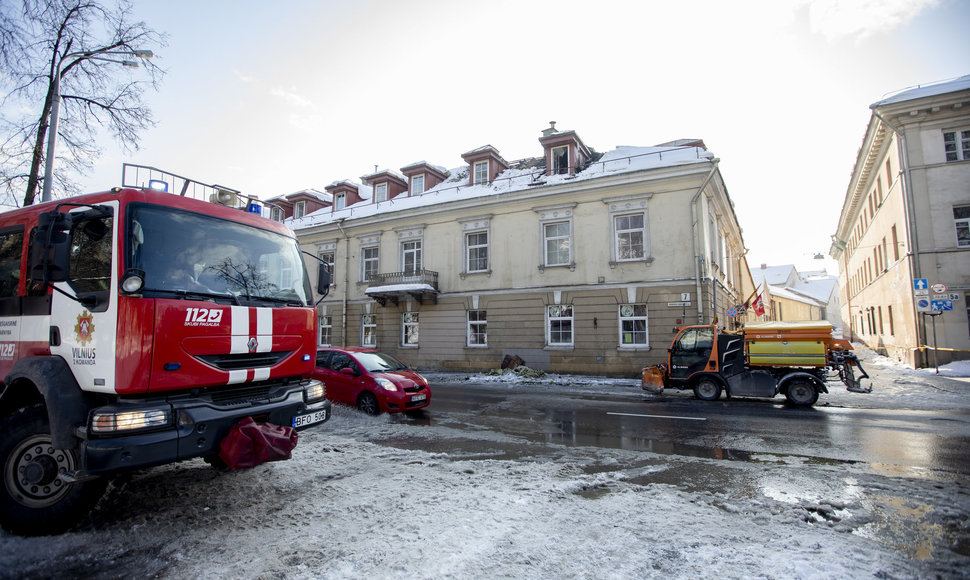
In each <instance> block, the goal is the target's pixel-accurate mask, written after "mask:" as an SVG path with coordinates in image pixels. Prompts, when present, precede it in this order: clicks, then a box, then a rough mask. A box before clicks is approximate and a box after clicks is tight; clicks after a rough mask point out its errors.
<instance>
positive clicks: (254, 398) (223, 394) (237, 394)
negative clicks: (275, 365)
mask: <svg viewBox="0 0 970 580" xmlns="http://www.w3.org/2000/svg"><path fill="white" fill-rule="evenodd" d="M271 390H272V387H271V386H270V385H257V386H252V387H246V388H241V389H240V388H236V389H227V390H224V391H211V392H210V393H209V396H210V397H212V402H213V403H217V404H220V405H223V406H232V405H250V404H253V403H261V402H265V401H268V400H270V399H272V397H271V395H270V391H271Z"/></svg>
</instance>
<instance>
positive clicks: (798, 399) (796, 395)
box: [785, 379, 818, 407]
mask: <svg viewBox="0 0 970 580" xmlns="http://www.w3.org/2000/svg"><path fill="white" fill-rule="evenodd" d="M785 398H787V399H788V402H789V403H791V404H792V405H798V406H799V407H810V406H812V405H814V404H815V401H817V400H818V389H816V388H815V385H813V384H812V383H811V382H810V381H807V380H804V379H797V380H794V381H792V382H790V383H788V388H787V389H785Z"/></svg>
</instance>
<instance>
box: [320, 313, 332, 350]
mask: <svg viewBox="0 0 970 580" xmlns="http://www.w3.org/2000/svg"><path fill="white" fill-rule="evenodd" d="M332 341H333V318H332V317H330V316H321V317H320V334H319V336H318V337H317V344H319V345H320V346H330V345H331V344H333V343H332Z"/></svg>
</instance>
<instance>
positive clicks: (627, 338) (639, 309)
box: [620, 304, 649, 347]
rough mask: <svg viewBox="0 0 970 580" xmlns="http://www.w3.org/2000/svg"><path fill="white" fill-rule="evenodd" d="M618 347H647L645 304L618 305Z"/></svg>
mask: <svg viewBox="0 0 970 580" xmlns="http://www.w3.org/2000/svg"><path fill="white" fill-rule="evenodd" d="M620 346H621V347H646V346H649V341H648V338H647V305H646V304H621V305H620Z"/></svg>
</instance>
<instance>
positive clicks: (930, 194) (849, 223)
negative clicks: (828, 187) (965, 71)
mask: <svg viewBox="0 0 970 580" xmlns="http://www.w3.org/2000/svg"><path fill="white" fill-rule="evenodd" d="M870 108H871V110H872V115H871V117H870V120H869V125H868V127H867V129H866V134H865V138H864V140H863V143H862V147H861V149H860V150H859V155H858V157H857V159H856V162H855V166H854V168H853V172H852V177H851V180H850V182H849V187H848V191H847V192H846V196H845V203H844V205H843V207H842V213H841V216H840V218H839V225H838V229H837V230H836V233H835V235H834V236H833V245H832V250H831V255H832V257H834V258H836V259H837V260H838V261H839V275H840V279H841V280H842V281H843V287H842V296H841V303H842V319H843V321H844V323H845V327H846V328H847V329H848V333H847V336H850V337H851V339H852V340H856V341H859V342H862V343H864V344H866V345H868V346H870V347H872V348H875V349H877V350H878V351H880V352H882V353H884V354H888V355H889V356H892V357H893V358H896V359H897V360H900V361H904V362H906V363H907V364H910V365H914V366H927V365H932V364H935V363H940V364H943V363H946V362H949V361H951V360H956V359H966V358H970V323H968V318H970V316H968V305H967V291H968V289H970V76H965V77H962V78H960V79H956V80H954V81H948V82H944V83H937V84H933V85H929V86H924V87H917V88H915V89H909V90H905V91H902V92H899V93H897V94H895V95H893V96H891V97H889V98H887V99H884V100H881V101H879V102H877V103H874V104H873V105H871V106H870ZM934 288H935V290H934ZM934 337H935V338H934ZM934 343H935V344H934Z"/></svg>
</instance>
